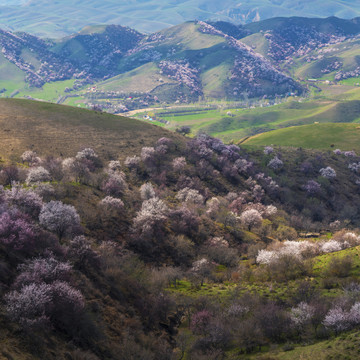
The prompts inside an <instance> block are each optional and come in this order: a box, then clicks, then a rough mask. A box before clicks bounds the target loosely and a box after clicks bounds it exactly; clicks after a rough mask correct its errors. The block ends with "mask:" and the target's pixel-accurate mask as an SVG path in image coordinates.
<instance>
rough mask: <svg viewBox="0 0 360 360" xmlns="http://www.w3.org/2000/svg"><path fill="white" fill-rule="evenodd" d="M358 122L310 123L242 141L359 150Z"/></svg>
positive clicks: (359, 132) (359, 130)
mask: <svg viewBox="0 0 360 360" xmlns="http://www.w3.org/2000/svg"><path fill="white" fill-rule="evenodd" d="M359 139H360V126H359V124H347V123H345V124H343V123H342V124H312V125H303V126H296V127H295V126H294V127H289V128H285V129H280V130H275V131H270V132H267V133H263V134H260V135H256V136H253V137H251V138H249V139H247V140H245V141H244V142H243V144H244V145H251V146H265V145H277V146H291V147H303V148H309V149H320V150H333V149H336V148H339V149H342V150H355V151H360V141H359Z"/></svg>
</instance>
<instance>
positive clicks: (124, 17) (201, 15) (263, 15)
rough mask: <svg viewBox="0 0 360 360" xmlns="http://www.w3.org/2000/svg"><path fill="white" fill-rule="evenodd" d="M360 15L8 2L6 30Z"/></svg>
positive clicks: (252, 5) (307, 6)
mask: <svg viewBox="0 0 360 360" xmlns="http://www.w3.org/2000/svg"><path fill="white" fill-rule="evenodd" d="M319 14H321V17H328V16H338V17H342V18H353V17H356V16H360V4H359V2H358V1H357V0H346V1H343V0H331V1H326V2H324V1H323V0H314V1H309V0H296V1H293V0H244V1H241V2H239V1H237V0H224V1H221V2H219V1H214V0H206V1H205V0H172V1H160V0H132V1H129V2H127V1H120V2H119V1H116V0H103V1H99V0H91V1H85V0H77V1H75V2H74V1H70V0H62V1H49V0H5V1H2V2H1V4H0V27H3V28H4V27H8V29H9V30H22V31H26V32H30V33H32V34H36V35H40V36H47V37H62V36H65V35H70V34H71V33H74V32H77V31H79V30H80V29H81V28H83V27H84V26H86V25H89V24H91V25H96V24H120V25H125V26H130V27H132V28H135V29H137V30H138V31H142V32H146V33H153V32H154V31H158V30H161V29H164V28H167V27H170V26H172V25H178V24H180V23H183V22H185V21H188V20H195V19H198V20H205V21H206V20H215V21H219V20H221V21H230V22H234V23H237V24H245V23H250V22H253V21H258V20H265V19H268V18H272V17H279V16H302V17H318V16H319Z"/></svg>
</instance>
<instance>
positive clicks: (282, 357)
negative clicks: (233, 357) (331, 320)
mask: <svg viewBox="0 0 360 360" xmlns="http://www.w3.org/2000/svg"><path fill="white" fill-rule="evenodd" d="M359 344H360V332H359V331H352V332H350V333H344V334H342V335H340V336H338V337H335V338H331V339H328V340H324V341H320V342H318V343H315V344H312V345H307V346H296V347H295V348H294V349H293V350H290V351H284V350H282V349H281V348H279V349H278V350H273V351H270V352H268V353H266V355H263V354H254V355H251V356H248V357H244V358H245V359H260V360H261V359H263V360H265V359H266V360H270V359H274V360H275V359H276V360H293V359H301V360H313V359H319V360H330V359H333V360H335V359H336V360H352V359H358V358H359V357H360V350H359Z"/></svg>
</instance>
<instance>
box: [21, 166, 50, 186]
mask: <svg viewBox="0 0 360 360" xmlns="http://www.w3.org/2000/svg"><path fill="white" fill-rule="evenodd" d="M50 180H51V176H50V173H49V172H48V171H47V170H46V169H45V168H43V167H42V166H38V167H36V168H32V169H30V170H29V173H28V176H27V178H26V184H28V185H30V184H34V183H37V182H46V181H50Z"/></svg>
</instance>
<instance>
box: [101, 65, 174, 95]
mask: <svg viewBox="0 0 360 360" xmlns="http://www.w3.org/2000/svg"><path fill="white" fill-rule="evenodd" d="M160 78H161V79H162V82H159V79H160ZM163 83H176V82H175V81H172V80H171V79H169V78H168V77H166V76H163V75H161V74H160V69H159V68H158V67H157V66H156V64H155V63H153V62H150V63H147V64H145V65H143V66H140V67H138V68H136V69H135V70H131V71H129V72H127V73H125V74H121V75H117V76H115V77H113V78H111V79H109V80H106V81H103V82H100V83H98V84H97V87H98V89H99V90H104V91H120V92H121V91H122V92H125V93H129V92H150V91H152V90H153V89H154V88H156V87H157V86H159V85H161V84H163Z"/></svg>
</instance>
